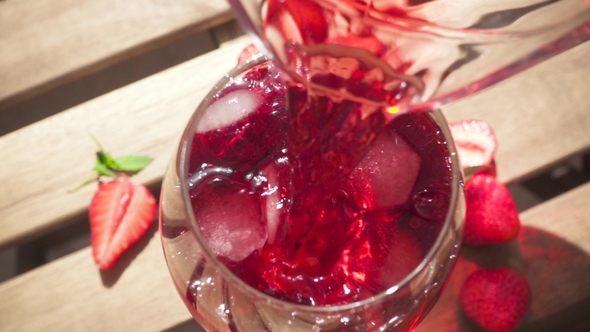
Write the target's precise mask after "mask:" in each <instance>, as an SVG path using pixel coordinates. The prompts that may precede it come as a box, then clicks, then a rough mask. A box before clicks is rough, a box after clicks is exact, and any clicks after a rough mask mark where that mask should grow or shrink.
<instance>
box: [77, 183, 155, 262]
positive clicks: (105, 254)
mask: <svg viewBox="0 0 590 332" xmlns="http://www.w3.org/2000/svg"><path fill="white" fill-rule="evenodd" d="M88 212H89V218H90V230H91V242H92V253H93V256H94V261H95V262H96V264H97V265H98V266H99V268H100V269H101V270H107V269H109V268H111V267H112V266H113V264H114V263H115V262H116V261H117V259H118V258H119V257H120V256H121V254H123V252H125V250H127V249H128V248H129V247H130V246H131V245H133V244H134V243H135V242H137V241H138V240H139V239H140V238H141V237H142V236H143V235H144V234H145V233H146V231H147V230H148V228H149V227H150V226H151V224H152V222H153V221H154V220H155V216H156V200H155V198H154V196H153V195H152V194H151V193H150V191H149V190H148V189H147V188H146V187H145V186H143V185H137V184H134V183H132V182H131V180H129V177H127V176H126V175H124V174H119V176H118V177H117V178H116V179H115V180H112V181H110V182H107V183H101V184H100V185H99V188H98V191H97V192H96V193H95V195H94V197H93V198H92V201H91V203H90V208H89V211H88Z"/></svg>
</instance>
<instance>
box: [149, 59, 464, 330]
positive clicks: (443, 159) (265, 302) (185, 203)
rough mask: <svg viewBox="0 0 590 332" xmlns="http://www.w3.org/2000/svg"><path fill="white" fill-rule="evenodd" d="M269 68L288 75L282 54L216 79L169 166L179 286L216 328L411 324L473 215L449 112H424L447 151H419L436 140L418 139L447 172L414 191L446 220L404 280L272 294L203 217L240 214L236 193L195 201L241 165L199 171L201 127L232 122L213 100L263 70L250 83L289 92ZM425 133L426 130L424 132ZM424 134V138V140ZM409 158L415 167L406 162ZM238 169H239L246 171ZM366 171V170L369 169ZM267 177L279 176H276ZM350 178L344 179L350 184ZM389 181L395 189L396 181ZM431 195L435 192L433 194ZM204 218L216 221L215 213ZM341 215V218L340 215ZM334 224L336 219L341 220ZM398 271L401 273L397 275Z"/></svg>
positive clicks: (167, 229)
mask: <svg viewBox="0 0 590 332" xmlns="http://www.w3.org/2000/svg"><path fill="white" fill-rule="evenodd" d="M261 69H263V70H265V71H264V72H265V73H266V76H268V75H271V76H273V77H281V75H280V74H278V71H277V69H276V68H275V65H274V64H273V63H271V62H269V61H268V60H267V59H266V58H264V57H262V56H260V55H258V56H255V57H253V58H250V59H249V60H247V61H245V62H243V63H242V64H240V65H238V66H237V67H236V68H235V69H233V70H232V71H230V72H229V73H228V74H227V75H226V76H224V77H223V78H222V79H221V80H220V81H219V82H218V83H217V84H216V85H215V87H214V88H213V90H212V91H211V92H210V93H209V94H208V95H207V96H206V98H205V99H204V100H203V101H202V103H201V104H200V105H199V107H198V108H197V110H196V111H195V113H194V114H193V116H192V117H191V119H190V121H189V123H188V124H187V126H186V128H185V131H184V134H183V135H182V138H181V140H180V144H179V146H178V149H177V151H176V154H175V156H174V157H173V158H172V161H171V163H170V165H169V167H168V169H167V171H166V174H165V177H164V181H163V185H162V191H161V201H160V223H161V224H160V231H161V240H162V245H163V249H164V254H165V257H166V261H167V264H168V268H169V271H170V274H171V276H172V280H173V282H174V285H175V286H176V289H177V291H178V293H179V295H180V296H181V298H182V300H183V301H184V303H185V305H186V306H187V308H188V309H189V311H190V312H191V314H192V315H193V316H194V318H195V319H196V320H197V321H198V322H199V323H200V324H201V325H202V326H203V327H204V328H205V329H206V330H208V331H248V332H255V331H406V330H411V329H412V328H413V327H415V326H416V325H417V324H418V323H419V322H420V320H421V319H422V318H423V317H424V316H425V315H426V313H427V312H428V311H429V310H430V308H431V307H432V305H433V304H434V302H435V301H436V299H437V297H438V295H439V293H440V292H441V289H442V288H443V286H444V284H445V280H446V279H447V277H448V274H449V272H450V270H451V269H452V266H453V264H454V262H455V259H456V255H457V253H458V250H459V242H460V238H461V232H462V225H463V216H464V200H463V191H462V183H461V182H462V174H461V169H460V167H459V163H458V159H457V155H456V153H455V149H454V145H453V141H452V138H451V135H450V133H449V130H448V128H447V124H446V122H445V119H444V118H443V116H442V114H441V113H440V111H438V110H435V111H430V112H428V113H422V114H419V115H420V116H422V117H423V118H421V119H427V120H428V121H425V122H421V123H422V124H424V125H425V128H426V129H424V133H427V134H428V135H426V136H425V137H427V138H428V139H429V140H431V139H430V138H433V137H434V138H436V140H437V142H436V144H437V145H436V146H438V147H441V148H442V149H443V150H442V151H444V153H443V154H441V155H440V156H438V155H437V156H436V157H435V156H434V155H435V154H433V152H432V151H431V150H429V151H420V149H422V148H424V149H426V147H427V146H430V145H427V144H426V143H424V142H423V141H419V143H417V145H416V146H415V149H416V150H417V152H418V153H420V155H421V156H422V157H421V158H422V159H423V161H422V162H423V164H424V165H425V166H424V167H431V168H432V169H433V170H434V171H435V172H438V171H441V173H435V175H431V176H430V177H429V176H428V175H425V174H422V173H421V174H419V175H417V176H418V179H417V180H416V181H417V182H420V181H422V180H424V181H422V182H424V186H425V187H423V188H422V187H420V189H419V190H418V189H415V188H418V186H417V185H414V191H417V192H416V193H413V194H412V198H411V200H414V201H416V200H417V201H419V202H420V204H426V206H425V205H419V206H418V208H419V209H420V208H426V209H429V208H430V206H429V205H428V204H432V205H436V207H437V208H438V210H437V211H439V212H440V211H442V213H443V214H442V216H441V221H442V222H441V224H440V225H439V226H437V227H436V228H435V229H436V231H435V232H430V233H428V232H426V233H424V234H426V235H424V236H425V237H427V238H428V240H425V242H421V243H422V244H426V247H425V249H424V253H423V255H420V256H419V260H418V261H417V262H416V263H415V266H412V267H411V268H410V269H409V270H406V271H405V272H404V274H403V275H401V276H399V277H398V278H397V279H391V282H390V283H389V284H387V281H385V284H386V285H387V287H386V288H383V289H382V290H381V291H379V292H377V293H374V294H369V295H368V296H365V297H362V298H359V299H358V300H355V301H352V302H344V303H337V304H334V305H313V304H309V303H295V302H296V301H289V300H285V299H284V298H279V297H277V296H273V294H272V289H270V290H269V289H268V288H265V289H260V288H257V287H253V285H252V283H248V282H246V281H245V280H243V279H242V278H240V277H239V276H238V275H236V273H234V270H232V269H230V268H229V265H228V261H227V259H225V258H223V257H219V255H218V252H219V251H220V250H221V251H222V252H223V251H224V250H226V249H224V248H220V245H221V246H223V242H222V243H221V244H220V243H212V242H211V241H213V240H211V239H210V238H208V234H207V233H208V230H207V229H205V228H204V225H203V223H204V220H207V219H209V218H213V221H214V222H219V223H220V224H223V222H224V221H223V220H221V219H219V218H224V217H227V218H229V217H228V214H229V213H234V212H235V211H236V210H240V209H242V207H235V206H232V205H235V204H236V201H235V200H234V199H233V198H231V197H230V196H224V197H226V199H227V200H224V199H221V198H220V196H219V195H221V194H218V193H213V194H211V195H213V196H214V198H216V199H217V200H216V201H209V200H208V198H207V196H205V195H202V196H198V197H197V199H199V200H200V201H199V202H200V203H199V202H197V203H195V200H194V199H195V196H194V195H195V194H194V190H195V188H198V186H200V185H202V184H203V183H214V182H207V181H208V180H207V178H209V177H211V176H213V177H215V176H218V179H221V178H225V177H226V176H229V175H228V174H230V173H232V170H231V169H228V168H227V167H216V165H205V168H204V169H207V170H208V171H207V172H209V173H207V172H205V173H207V174H205V173H199V172H198V171H195V164H199V165H200V162H196V161H195V160H197V159H193V158H194V157H195V153H199V152H198V151H199V150H198V148H196V147H195V144H197V143H196V142H200V141H198V140H196V139H195V137H196V136H195V135H196V133H199V132H203V131H206V130H207V129H204V128H206V127H208V126H209V125H210V124H211V123H216V126H223V124H222V125H220V124H219V122H218V121H216V120H213V121H211V120H212V119H211V117H210V115H207V111H208V110H210V109H211V105H215V104H214V103H215V102H216V101H219V100H220V98H223V96H228V95H229V94H228V93H227V91H231V89H232V85H233V84H236V82H240V81H241V80H243V79H244V77H245V75H248V73H254V75H251V76H250V80H249V81H248V84H247V85H248V86H264V88H265V89H267V90H268V89H278V90H281V89H283V90H281V91H282V92H283V93H284V92H285V90H284V84H285V83H284V82H283V81H277V82H276V83H277V84H275V86H273V87H271V85H272V84H268V85H267V84H266V83H264V82H262V83H260V82H258V80H259V79H260V80H262V79H263V77H260V78H256V73H258V72H259V70H261ZM277 75H278V76H277ZM252 77H254V78H252ZM265 91H266V90H265ZM283 97H284V95H283ZM285 104H286V101H285V100H282V101H281V100H279V102H278V103H277V102H276V101H275V103H274V104H273V105H274V106H275V107H282V106H284V105H285ZM228 105H231V103H228ZM233 105H234V106H233V107H234V108H236V107H237V108H239V107H240V105H242V106H243V105H244V100H243V99H242V100H241V103H237V104H236V103H234V104H233ZM236 105H237V106H236ZM217 110H219V109H217ZM226 111H227V109H226ZM412 115H417V114H412ZM404 116H407V118H406V119H411V118H410V117H409V116H410V114H408V115H400V118H398V120H400V121H401V120H403V119H404V118H403V117H404ZM421 121H422V120H421ZM428 123H431V124H432V125H431V126H430V127H429V126H428V125H426V124H428ZM275 125H276V124H273V123H263V127H264V128H266V129H267V131H268V132H269V133H270V134H274V132H275V130H276V126H275ZM252 127H254V128H260V127H259V126H257V124H256V123H248V124H246V125H245V126H244V127H243V128H252ZM265 137H266V136H265ZM421 137H422V138H423V136H421ZM420 139H421V138H420V137H419V138H418V140H420ZM373 142H376V141H373ZM199 144H200V143H199ZM431 147H432V146H431ZM279 150H280V149H279ZM195 151H196V152H195ZM244 151H248V154H250V153H251V150H249V149H247V148H244ZM259 157H260V159H264V158H265V156H264V155H261V156H259ZM279 159H280V158H279ZM408 159H411V156H409V155H408ZM254 164H256V163H254ZM254 164H251V165H254ZM199 165H197V166H199ZM256 165H258V164H256ZM403 165H404V166H403V167H406V166H405V164H403ZM432 165H434V166H432ZM311 166H314V165H311ZM315 166H316V167H319V166H318V165H315ZM249 167H250V168H252V167H258V166H249ZM407 167H409V166H407ZM236 172H238V173H239V171H236ZM265 174H268V173H265ZM438 174H445V175H446V176H447V182H446V183H445V188H447V189H446V190H448V192H447V194H448V195H445V196H444V197H445V199H443V200H442V201H441V200H438V201H437V196H436V190H435V191H428V190H429V189H428V188H430V187H429V186H430V185H431V183H430V182H436V181H438V180H439V178H442V177H443V176H439V175H438ZM396 175H398V174H395V172H393V171H392V173H391V174H387V173H386V174H385V178H384V179H387V178H390V177H395V176H396ZM360 176H361V177H362V176H363V174H360ZM243 177H244V178H248V179H252V181H253V182H256V181H259V182H260V181H263V180H260V178H261V176H250V177H249V175H247V174H246V175H244V176H243ZM267 177H270V176H269V175H267ZM342 187H343V188H344V187H345V185H344V183H343V184H342ZM424 188H426V189H424ZM388 189H389V190H391V191H394V190H396V188H395V187H393V188H388ZM429 193H430V194H431V193H434V194H435V196H431V195H430V194H429ZM425 194H426V196H424V195H425ZM236 195H237V194H236ZM201 197H202V198H201ZM437 202H438V204H437ZM413 207H414V205H413ZM246 210H247V209H244V211H243V212H239V211H238V215H243V218H244V219H247V218H248V215H249V213H248V212H247V211H246ZM231 211H234V212H231ZM379 213H381V212H379ZM382 214H383V213H381V215H382ZM392 214H393V213H392ZM196 215H197V216H199V217H196ZM211 215H214V217H211ZM393 215H395V214H393ZM215 218H218V219H215ZM391 218H394V217H391ZM395 218H397V216H396V217H395ZM418 220H421V219H419V218H417V219H416V220H414V219H412V218H410V219H408V220H405V221H403V222H407V226H406V227H409V228H412V229H414V230H420V229H422V228H420V227H422V226H424V221H423V224H422V225H420V221H418ZM328 221H330V220H328ZM205 222H211V220H209V221H205ZM333 222H342V221H337V220H334V221H333ZM394 222H395V221H394ZM237 223H240V220H237ZM334 226H337V225H336V224H334ZM207 227H208V226H207ZM428 227H430V226H428ZM409 228H408V229H409ZM428 229H430V228H426V230H428ZM244 232H246V230H244V229H239V230H235V231H234V232H229V233H226V234H225V236H226V238H223V237H222V239H221V241H223V240H227V241H231V240H230V239H231V238H234V236H241V235H242V234H245V233H244ZM209 235H210V234H209ZM269 237H270V236H269ZM393 237H395V233H393V232H392V233H390V234H388V233H385V234H380V237H377V238H376V239H373V240H374V241H376V242H377V243H375V244H376V245H379V242H380V241H383V243H386V242H387V241H388V240H389V239H391V238H393ZM218 240H219V239H218ZM402 242H403V241H402ZM402 242H399V243H393V244H392V248H390V249H391V250H397V247H396V246H402V245H403V244H402ZM371 244H372V243H371ZM400 248H401V247H400ZM414 248H415V247H414ZM388 250H389V249H388ZM420 250H422V249H420ZM230 251H231V249H230ZM232 254H236V255H241V253H240V252H237V253H231V252H230V253H229V254H227V255H228V256H231V255H232ZM405 254H406V253H405V252H404V251H401V249H400V252H399V255H400V256H402V257H401V258H406V257H405V256H404V255H405ZM354 255H361V253H354ZM241 257H243V256H241ZM246 264H247V263H246ZM277 264H280V262H278V263H277ZM369 277H370V276H369ZM388 277H390V276H388V275H386V274H384V275H382V278H385V279H386V278H388ZM391 278H394V277H393V276H391ZM302 291H303V290H302ZM269 292H270V293H269ZM274 295H276V294H274Z"/></svg>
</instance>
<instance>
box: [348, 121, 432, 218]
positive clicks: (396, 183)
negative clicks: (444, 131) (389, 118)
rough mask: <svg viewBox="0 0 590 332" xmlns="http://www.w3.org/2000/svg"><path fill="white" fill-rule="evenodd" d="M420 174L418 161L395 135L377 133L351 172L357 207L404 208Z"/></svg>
mask: <svg viewBox="0 0 590 332" xmlns="http://www.w3.org/2000/svg"><path fill="white" fill-rule="evenodd" d="M419 171H420V157H419V156H418V154H417V153H416V152H414V150H413V149H412V148H411V147H410V145H409V144H408V143H407V142H406V141H405V140H404V139H403V138H402V137H401V136H400V135H399V134H397V133H396V132H395V131H391V130H386V131H384V132H383V133H381V134H380V135H379V136H378V137H377V138H376V139H375V142H373V144H372V145H371V146H370V147H369V151H368V152H367V154H366V155H365V157H364V158H363V159H362V160H361V162H360V163H359V165H358V166H357V167H356V169H355V170H354V171H353V173H352V175H351V179H352V181H353V186H355V188H356V191H357V203H358V204H359V205H360V206H361V207H363V208H366V209H369V210H382V209H390V208H393V207H396V206H400V205H402V204H404V203H405V202H406V201H407V200H408V198H409V196H410V194H411V193H412V189H413V187H414V183H415V182H416V178H417V177H418V173H419Z"/></svg>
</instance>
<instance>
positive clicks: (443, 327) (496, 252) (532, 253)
mask: <svg viewBox="0 0 590 332" xmlns="http://www.w3.org/2000/svg"><path fill="white" fill-rule="evenodd" d="M588 202H590V183H588V184H585V185H583V186H581V187H579V188H576V189H574V190H571V191H569V192H567V193H565V194H563V195H561V196H558V197H556V198H554V199H552V200H549V201H547V202H544V203H542V204H540V205H538V206H536V207H534V208H532V209H530V210H527V211H525V212H524V213H522V214H521V221H522V223H523V226H524V227H523V229H522V230H521V232H520V235H519V238H518V240H517V241H515V242H514V243H511V244H508V245H502V246H494V247H487V248H468V247H465V248H463V249H462V253H461V256H460V259H459V261H458V263H457V266H456V268H455V270H454V271H453V274H452V275H451V278H450V280H449V283H448V285H447V289H446V290H445V291H444V293H443V295H442V296H441V298H440V299H439V301H438V303H437V304H436V305H435V307H434V308H433V310H432V311H431V313H430V314H429V315H428V316H427V317H426V319H425V320H424V322H423V323H422V324H421V325H420V326H419V328H418V329H417V332H420V331H424V332H431V331H448V332H451V331H481V330H480V329H478V328H476V327H475V326H474V324H473V323H471V322H469V321H467V319H466V318H465V316H464V315H463V314H462V313H461V310H460V308H459V306H458V299H457V298H458V294H459V291H460V289H461V286H462V284H463V282H464V281H465V279H466V278H467V276H468V275H469V274H470V273H471V272H473V271H475V270H476V269H477V268H478V267H477V265H480V266H482V267H490V268H495V267H500V266H511V267H513V268H515V269H517V270H519V271H521V272H522V273H523V274H524V275H525V276H526V277H527V279H528V280H529V283H530V284H531V290H532V298H533V300H532V304H531V309H530V313H529V314H528V315H527V317H526V319H525V321H524V322H523V324H522V326H521V327H520V328H519V329H518V331H531V332H538V331H548V332H549V331H590V321H588V318H587V316H588V307H589V305H590V286H589V285H590V284H589V280H590V223H589V222H588V220H590V209H589V208H588Z"/></svg>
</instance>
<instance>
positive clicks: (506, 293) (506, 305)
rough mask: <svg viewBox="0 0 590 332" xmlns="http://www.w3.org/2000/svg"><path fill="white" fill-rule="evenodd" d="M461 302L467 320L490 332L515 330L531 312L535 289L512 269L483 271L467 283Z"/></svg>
mask: <svg viewBox="0 0 590 332" xmlns="http://www.w3.org/2000/svg"><path fill="white" fill-rule="evenodd" d="M459 301H460V304H461V308H462V309H463V311H464V312H465V314H466V315H467V317H469V319H471V320H472V321H473V322H475V323H477V324H478V325H479V326H481V327H483V328H484V329H485V330H486V331H491V332H504V331H512V330H514V329H515V328H516V327H517V326H518V325H519V324H520V322H522V320H523V318H524V316H525V314H526V313H527V311H528V309H529V306H530V304H531V289H530V285H529V283H528V281H527V280H526V278H525V277H524V276H522V275H521V274H520V273H518V272H516V271H514V270H512V269H510V268H501V269H497V270H480V271H476V272H474V273H473V274H471V275H470V276H469V277H468V278H467V280H465V283H464V284H463V288H462V289H461V294H460V297H459Z"/></svg>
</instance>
